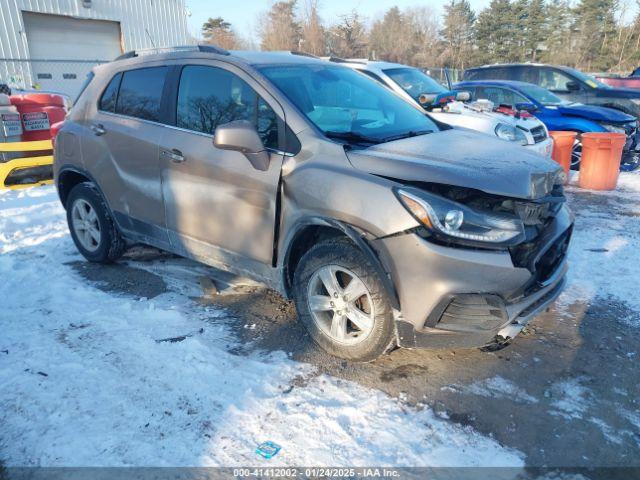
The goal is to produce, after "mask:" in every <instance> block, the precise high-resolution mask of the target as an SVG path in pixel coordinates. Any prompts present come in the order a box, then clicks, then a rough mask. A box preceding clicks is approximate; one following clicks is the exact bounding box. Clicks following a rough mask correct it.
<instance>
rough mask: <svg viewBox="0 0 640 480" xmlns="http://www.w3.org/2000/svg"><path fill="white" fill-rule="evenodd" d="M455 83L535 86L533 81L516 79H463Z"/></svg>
mask: <svg viewBox="0 0 640 480" xmlns="http://www.w3.org/2000/svg"><path fill="white" fill-rule="evenodd" d="M456 85H467V86H473V85H495V86H501V87H513V88H516V89H518V88H523V87H531V86H534V87H535V86H536V85H535V84H533V83H527V82H520V81H517V80H489V79H487V80H463V81H461V82H456V83H455V84H454V85H453V86H454V87H455V86H456Z"/></svg>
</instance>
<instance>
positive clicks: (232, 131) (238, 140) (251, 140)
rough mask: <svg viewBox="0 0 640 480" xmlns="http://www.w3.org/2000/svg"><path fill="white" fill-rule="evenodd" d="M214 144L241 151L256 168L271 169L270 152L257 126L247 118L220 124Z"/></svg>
mask: <svg viewBox="0 0 640 480" xmlns="http://www.w3.org/2000/svg"><path fill="white" fill-rule="evenodd" d="M213 145H214V146H215V147H216V148H219V149H221V150H234V151H236V152H241V153H243V154H244V156H245V157H247V160H249V162H251V165H252V166H253V168H255V169H256V170H260V171H262V172H265V171H267V170H269V152H267V150H266V149H265V148H264V145H263V144H262V140H261V139H260V135H258V131H257V130H256V127H254V126H253V124H252V123H251V122H248V121H246V120H236V121H234V122H229V123H225V124H224V125H220V126H218V128H216V132H215V134H214V136H213Z"/></svg>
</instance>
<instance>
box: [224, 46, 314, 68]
mask: <svg viewBox="0 0 640 480" xmlns="http://www.w3.org/2000/svg"><path fill="white" fill-rule="evenodd" d="M229 53H230V54H231V57H235V58H240V59H242V60H244V61H245V62H246V63H248V64H250V65H267V64H273V65H276V64H309V63H325V62H323V61H322V59H321V58H319V57H316V56H315V55H311V54H308V53H304V52H288V51H278V52H255V51H248V50H232V51H231V52H229Z"/></svg>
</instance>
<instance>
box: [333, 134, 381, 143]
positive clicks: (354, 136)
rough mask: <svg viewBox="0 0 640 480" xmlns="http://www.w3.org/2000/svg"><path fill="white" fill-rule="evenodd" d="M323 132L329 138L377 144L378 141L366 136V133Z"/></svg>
mask: <svg viewBox="0 0 640 480" xmlns="http://www.w3.org/2000/svg"><path fill="white" fill-rule="evenodd" d="M324 134H325V135H326V136H327V137H329V138H335V139H338V140H346V141H347V142H349V143H371V144H377V143H380V139H378V138H373V137H368V136H366V135H362V134H360V133H356V132H332V131H328V132H324Z"/></svg>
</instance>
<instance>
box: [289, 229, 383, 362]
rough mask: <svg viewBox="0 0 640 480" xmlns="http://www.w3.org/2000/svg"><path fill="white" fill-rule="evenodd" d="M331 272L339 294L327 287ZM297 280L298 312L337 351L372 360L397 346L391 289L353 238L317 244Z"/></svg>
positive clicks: (326, 346) (323, 342)
mask: <svg viewBox="0 0 640 480" xmlns="http://www.w3.org/2000/svg"><path fill="white" fill-rule="evenodd" d="M329 272H332V273H334V275H333V276H332V278H333V279H334V280H337V282H338V283H337V284H335V283H334V284H333V287H335V289H334V291H333V294H332V293H331V292H330V291H329V288H326V285H327V283H330V282H326V281H325V280H326V278H327V275H328V273H329ZM356 279H357V281H356V283H353V284H352V281H354V280H356ZM293 281H294V284H293V297H294V301H295V305H296V309H297V311H298V318H299V319H300V321H301V322H302V323H303V324H304V326H305V327H306V329H307V330H308V332H309V334H310V335H311V337H312V338H313V340H314V341H315V342H316V343H317V344H318V345H319V346H320V347H322V348H323V349H324V350H325V351H327V352H328V353H330V354H331V355H334V356H336V357H340V358H344V359H347V360H352V361H358V362H368V361H372V360H375V359H376V358H377V357H379V356H380V355H382V354H383V353H385V352H386V351H388V350H390V349H392V348H393V347H394V346H395V339H396V332H395V324H394V320H393V313H392V308H391V304H390V301H389V298H388V293H387V291H386V289H385V288H384V286H383V284H382V282H381V281H380V278H379V277H378V274H377V273H376V271H375V269H374V268H373V266H372V265H371V263H370V261H369V260H368V258H367V257H366V256H365V255H364V254H363V253H362V252H361V251H360V250H359V249H358V248H357V247H356V246H355V245H354V244H352V243H351V242H349V241H347V240H343V239H332V240H326V241H323V242H321V243H318V244H317V245H315V246H314V247H313V248H311V249H310V250H309V251H308V252H307V253H306V254H305V255H304V256H303V257H302V258H301V259H300V262H299V263H298V266H297V268H296V270H295V273H294V279H293ZM354 285H355V287H354ZM362 286H364V287H365V288H364V290H363V289H362ZM351 287H353V288H351ZM361 292H365V293H363V294H362V295H361V296H359V297H358V296H357V295H359V294H360V293H361ZM336 293H337V295H335V294H336ZM347 298H349V300H345V299H347ZM318 299H320V301H318ZM327 299H329V300H327ZM328 301H329V302H330V305H332V307H329V305H327V303H326V302H328ZM334 302H335V303H334ZM312 304H313V305H314V307H313V308H312V307H311V305H312ZM363 315H364V316H363ZM336 316H337V317H338V320H337V321H336ZM345 317H346V318H345ZM352 318H353V319H356V320H357V323H354V321H353V320H351V319H352ZM336 325H337V327H336V328H335V330H334V326H336ZM360 327H362V328H360Z"/></svg>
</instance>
